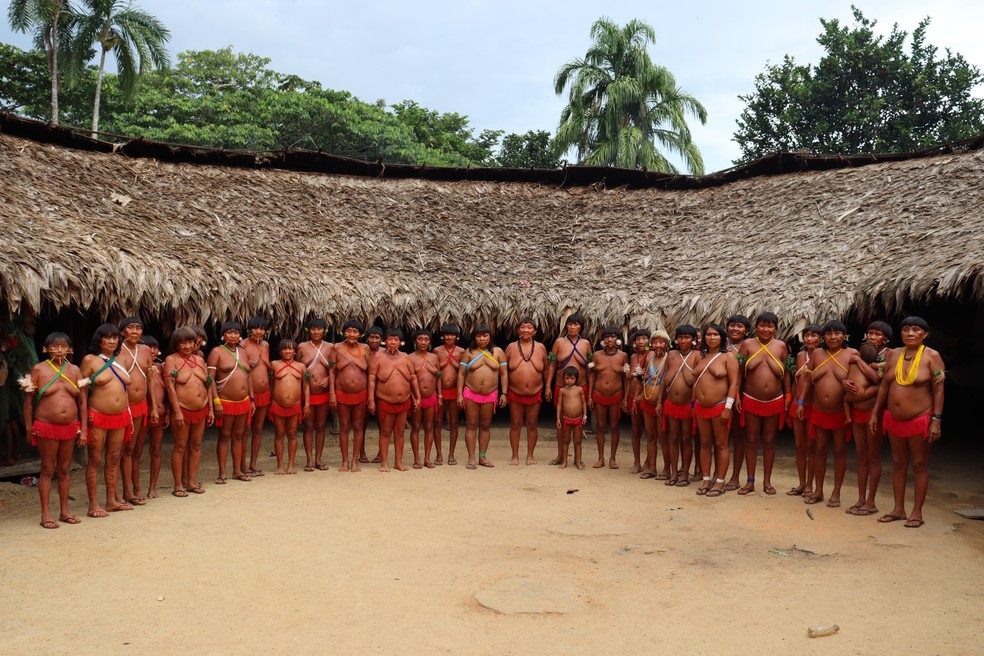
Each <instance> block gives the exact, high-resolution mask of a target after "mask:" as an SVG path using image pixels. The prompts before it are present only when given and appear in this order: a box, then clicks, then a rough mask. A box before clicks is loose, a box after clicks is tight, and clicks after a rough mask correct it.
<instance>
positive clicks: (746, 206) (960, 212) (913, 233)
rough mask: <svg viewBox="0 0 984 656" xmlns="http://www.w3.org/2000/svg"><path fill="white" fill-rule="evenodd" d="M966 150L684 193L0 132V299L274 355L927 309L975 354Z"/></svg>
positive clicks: (835, 164) (657, 183) (812, 166)
mask: <svg viewBox="0 0 984 656" xmlns="http://www.w3.org/2000/svg"><path fill="white" fill-rule="evenodd" d="M982 145H984V138H978V139H974V140H970V141H967V142H962V143H959V144H951V145H949V146H946V147H940V148H937V149H934V150H931V151H925V152H921V153H913V154H909V155H891V156H867V157H856V158H841V157H837V158H834V157H813V156H807V155H801V154H799V155H797V154H781V155H775V156H773V157H769V158H765V159H763V160H759V161H757V162H753V163H752V164H750V165H747V166H744V167H739V168H735V169H731V170H729V171H725V172H721V173H717V174H713V175H710V176H705V177H701V178H692V177H686V176H667V175H662V174H654V173H648V172H644V171H624V170H616V169H593V168H582V167H571V168H567V169H564V170H558V171H517V170H505V171H503V170H487V169H477V170H470V169H433V168H425V167H408V166H388V165H385V164H383V163H367V162H357V161H354V160H345V159H342V158H336V157H331V156H327V155H324V154H321V153H311V152H291V153H262V154H257V153H240V152H224V151H209V150H202V149H196V148H189V147H178V146H173V145H167V144H156V143H151V142H145V141H139V140H137V141H131V142H128V143H125V144H115V145H113V144H106V143H103V142H98V141H93V140H90V139H88V138H86V137H84V136H80V135H79V134H77V133H76V132H73V131H71V130H69V129H64V128H54V127H50V126H47V125H44V124H40V123H36V122H31V121H25V120H22V119H18V118H15V117H13V116H10V115H0V181H2V182H0V214H2V219H3V221H2V225H3V227H4V229H3V231H2V233H0V300H2V303H3V305H5V306H6V310H7V311H8V312H11V313H17V312H32V313H37V314H41V315H42V316H44V315H45V313H47V314H48V315H49V316H56V315H57V313H59V312H61V313H62V314H65V313H68V314H75V313H82V314H85V315H87V316H89V317H95V318H96V321H98V320H101V319H103V318H108V319H110V320H117V319H119V318H121V317H123V316H125V315H129V314H140V315H141V316H143V317H144V319H145V320H146V321H148V322H150V323H152V324H155V323H156V325H157V326H159V327H160V329H161V330H163V331H167V330H169V329H170V328H171V327H173V326H174V325H176V324H181V323H188V322H194V323H199V322H200V323H206V324H210V323H211V324H214V323H215V322H219V321H222V320H225V319H227V318H237V319H245V318H246V317H248V316H249V315H252V314H254V313H260V314H265V315H267V316H268V317H269V318H270V319H271V320H272V321H273V323H274V326H275V327H276V328H277V330H278V331H281V332H296V331H297V330H298V328H299V326H300V325H301V323H302V322H303V321H304V319H305V318H306V317H308V316H310V315H312V314H318V315H322V316H324V317H325V318H326V319H327V320H328V321H329V323H330V324H333V325H336V326H337V325H339V324H341V322H342V321H344V320H345V319H347V318H349V317H357V318H360V319H362V320H365V321H368V322H370V323H372V322H378V323H382V324H386V325H402V326H405V327H407V328H414V327H419V326H424V327H432V328H433V327H436V326H438V325H439V324H440V323H442V322H444V321H447V320H455V321H458V322H459V323H461V324H462V325H463V327H465V329H466V330H467V328H468V327H472V326H474V325H476V324H477V323H480V322H484V323H489V324H491V325H492V326H493V327H494V328H495V329H496V330H499V331H501V332H503V333H511V332H512V330H513V328H514V326H515V324H516V322H517V320H518V319H519V318H520V317H521V316H524V315H531V316H533V317H534V318H535V319H537V320H538V321H539V322H540V324H541V330H542V332H544V333H546V334H547V336H551V335H556V334H557V333H558V332H559V330H560V328H561V325H562V323H563V319H564V318H565V317H566V316H567V315H569V314H570V313H572V312H574V311H580V312H582V313H583V314H584V315H585V316H586V317H587V318H588V321H589V327H588V333H589V334H592V333H593V331H595V330H597V329H598V328H600V327H601V326H602V325H607V324H613V325H616V326H621V327H622V328H623V329H625V330H626V331H627V330H629V329H630V328H631V327H634V326H647V327H650V328H657V327H665V328H667V329H671V330H672V327H673V326H674V325H676V324H678V323H681V322H686V323H692V324H694V325H702V324H705V323H706V322H708V321H712V320H713V321H720V320H721V319H723V318H724V317H725V316H726V315H729V314H731V313H742V314H746V315H748V316H754V315H755V314H757V313H759V312H760V311H764V310H773V311H775V312H777V313H778V314H779V316H780V317H781V319H782V320H783V325H782V326H781V327H780V333H781V334H783V335H787V336H788V335H790V334H793V333H795V332H797V331H798V330H799V329H800V328H801V327H802V326H804V325H805V324H806V323H808V322H811V321H823V320H825V319H828V318H846V319H848V320H853V321H854V322H855V323H857V322H864V321H867V320H869V319H871V318H876V317H886V318H889V319H892V318H897V317H898V316H900V315H902V314H905V313H906V312H909V311H911V310H912V309H913V308H926V307H927V305H930V306H933V307H944V306H945V307H946V308H950V309H949V310H946V311H945V312H944V316H949V315H947V314H946V313H947V312H951V311H952V312H953V313H956V315H955V316H959V317H963V319H961V320H964V319H965V318H966V317H969V318H970V325H965V326H964V327H963V328H964V329H966V330H973V331H976V334H977V335H978V336H979V335H981V334H984V310H982V308H984V304H982V301H984V276H982V270H984V256H982V252H984V217H982V212H981V209H980V208H981V207H982V206H984V189H982V182H981V181H982V180H984V151H982ZM924 311H925V310H924ZM941 311H942V310H941ZM968 312H969V314H967V313H968ZM930 321H931V322H932V321H933V318H932V317H930ZM950 346H952V347H954V348H958V347H959V345H958V344H956V343H954V344H951V345H950ZM974 348H980V347H974ZM975 357H977V358H978V360H977V361H978V362H980V358H981V354H980V353H978V354H977V355H976V356H975Z"/></svg>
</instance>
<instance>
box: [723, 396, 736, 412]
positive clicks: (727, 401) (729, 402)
mask: <svg viewBox="0 0 984 656" xmlns="http://www.w3.org/2000/svg"><path fill="white" fill-rule="evenodd" d="M734 404H735V398H734V397H733V396H729V397H728V398H727V399H725V400H724V409H725V410H731V407H732V406H733V405H734Z"/></svg>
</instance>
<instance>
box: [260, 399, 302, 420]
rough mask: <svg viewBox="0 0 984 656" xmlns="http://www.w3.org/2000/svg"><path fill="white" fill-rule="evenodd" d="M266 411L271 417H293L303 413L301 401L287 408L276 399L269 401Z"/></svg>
mask: <svg viewBox="0 0 984 656" xmlns="http://www.w3.org/2000/svg"><path fill="white" fill-rule="evenodd" d="M268 413H269V414H270V416H271V417H293V416H295V415H298V416H299V415H302V414H304V408H303V407H302V406H301V402H300V401H298V402H297V403H295V404H294V405H292V406H290V407H289V408H285V407H284V406H282V405H280V404H279V403H277V402H276V401H273V402H271V403H270V410H268Z"/></svg>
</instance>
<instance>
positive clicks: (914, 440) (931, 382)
mask: <svg viewBox="0 0 984 656" xmlns="http://www.w3.org/2000/svg"><path fill="white" fill-rule="evenodd" d="M928 335H929V324H928V323H926V321H925V320H924V319H923V318H922V317H906V318H905V320H903V321H902V348H898V349H895V350H894V351H892V352H891V353H890V354H889V356H888V361H887V362H886V364H885V377H884V378H883V379H882V383H881V387H880V388H879V389H878V399H877V400H876V401H875V407H874V410H873V411H872V415H871V420H870V421H869V422H868V430H869V431H870V432H871V433H872V434H874V433H876V432H877V431H878V420H879V419H881V420H882V430H884V431H885V432H886V433H887V434H888V441H889V442H890V443H891V445H892V465H893V466H894V473H893V475H892V489H893V491H894V492H895V507H894V508H892V511H891V512H890V513H888V514H886V515H883V516H882V517H881V518H879V520H878V521H879V522H881V523H882V524H887V523H889V522H895V521H901V520H905V524H903V526H905V527H906V528H919V527H921V526H923V525H924V524H925V523H926V521H925V520H924V519H923V514H922V508H923V503H924V502H925V501H926V492H927V490H928V489H929V450H930V447H931V446H932V444H933V443H934V442H936V441H937V440H938V439H940V426H941V423H942V420H943V382H944V381H945V380H946V367H945V366H944V364H943V358H941V357H940V354H939V353H938V352H936V351H934V350H933V349H931V348H927V347H926V345H925V344H924V343H923V342H924V341H925V340H926V337H927V336H928ZM882 413H884V414H882ZM909 462H912V476H913V478H914V479H915V483H916V490H915V498H914V499H913V504H912V512H911V513H910V514H909V515H908V518H907V517H906V514H905V487H906V473H907V470H908V468H909Z"/></svg>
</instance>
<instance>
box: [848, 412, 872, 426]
mask: <svg viewBox="0 0 984 656" xmlns="http://www.w3.org/2000/svg"><path fill="white" fill-rule="evenodd" d="M872 411H874V408H868V409H867V410H858V409H857V408H851V423H852V424H867V423H868V422H869V421H870V420H871V413H872Z"/></svg>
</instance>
